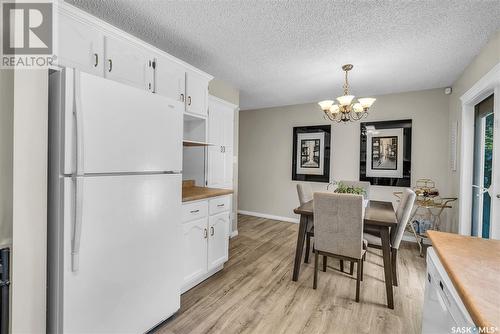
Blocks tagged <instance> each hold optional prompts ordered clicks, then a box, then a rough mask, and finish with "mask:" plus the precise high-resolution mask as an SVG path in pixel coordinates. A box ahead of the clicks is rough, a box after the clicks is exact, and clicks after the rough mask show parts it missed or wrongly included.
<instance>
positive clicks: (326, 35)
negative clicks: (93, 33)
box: [67, 0, 500, 109]
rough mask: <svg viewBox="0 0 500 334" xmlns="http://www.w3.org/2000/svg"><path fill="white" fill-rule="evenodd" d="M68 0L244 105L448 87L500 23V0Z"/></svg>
mask: <svg viewBox="0 0 500 334" xmlns="http://www.w3.org/2000/svg"><path fill="white" fill-rule="evenodd" d="M67 2H69V3H71V4H74V5H76V6H77V7H80V8H82V9H83V10H85V11H87V12H90V13H91V14H93V15H95V16H97V17H99V18H101V19H103V20H105V21H107V22H109V23H111V24H113V25H115V26H117V27H119V28H121V29H123V30H125V31H127V32H129V33H131V34H133V35H135V36H137V37H139V38H141V39H143V40H145V41H147V42H149V43H151V44H153V45H155V46H157V47H159V48H160V49H163V50H165V51H167V52H168V53H170V54H172V55H174V56H176V57H178V58H180V59H182V60H184V61H186V62H188V63H190V64H192V65H194V66H196V67H198V68H200V69H202V70H204V71H206V72H208V73H210V74H212V75H214V76H215V77H216V78H218V79H222V80H224V81H227V82H228V83H231V84H232V85H234V86H235V87H237V88H239V89H240V91H241V95H240V104H241V107H242V109H251V108H260V107H269V106H278V105H288V104H297V103H306V102H312V101H318V100H322V99H325V98H332V97H336V96H338V95H340V94H341V93H342V89H341V88H342V87H341V86H342V80H343V76H342V72H341V69H340V66H341V65H342V64H344V63H353V64H354V70H353V72H352V75H351V84H352V92H353V93H354V94H355V95H358V96H361V95H380V94H387V93H394V92H402V91H411V90H420V89H428V88H437V87H445V86H449V85H451V84H452V83H453V81H454V80H455V79H457V77H458V76H459V75H460V73H461V72H462V71H463V70H464V68H465V67H466V65H467V64H469V62H470V61H471V60H472V59H473V57H474V56H475V55H476V54H477V53H478V52H479V50H480V49H481V47H482V46H484V45H485V44H486V42H487V40H488V38H489V37H491V36H492V34H493V33H494V32H495V31H497V30H498V29H499V28H500V1H498V0H494V1H477V0H463V1H445V0H435V1H396V0H394V1H377V2H375V1H256V0H253V1H208V0H207V1H159V0H156V1H153V0H143V1H138V0H121V1H119V0H106V1H103V0H68V1H67Z"/></svg>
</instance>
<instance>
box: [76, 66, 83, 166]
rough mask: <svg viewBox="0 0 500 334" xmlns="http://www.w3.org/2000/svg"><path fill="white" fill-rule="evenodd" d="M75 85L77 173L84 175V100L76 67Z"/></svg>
mask: <svg viewBox="0 0 500 334" xmlns="http://www.w3.org/2000/svg"><path fill="white" fill-rule="evenodd" d="M74 80H75V83H74V87H75V93H74V98H75V106H74V114H75V123H76V126H75V129H76V174H77V175H83V173H84V171H83V158H84V157H83V144H84V141H83V113H82V112H83V111H82V100H81V94H82V92H81V85H80V81H81V77H80V71H79V70H76V69H75V75H74Z"/></svg>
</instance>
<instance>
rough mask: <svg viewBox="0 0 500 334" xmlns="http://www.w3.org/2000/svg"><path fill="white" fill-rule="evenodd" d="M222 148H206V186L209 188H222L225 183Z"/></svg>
mask: <svg viewBox="0 0 500 334" xmlns="http://www.w3.org/2000/svg"><path fill="white" fill-rule="evenodd" d="M223 149H224V148H223V146H209V147H208V173H207V184H208V186H209V187H214V188H217V187H219V188H220V187H224V182H225V154H224V153H223Z"/></svg>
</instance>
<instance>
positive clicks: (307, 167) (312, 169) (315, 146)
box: [292, 125, 331, 182]
mask: <svg viewBox="0 0 500 334" xmlns="http://www.w3.org/2000/svg"><path fill="white" fill-rule="evenodd" d="M330 140H331V126H330V125H315V126H299V127H294V128H293V150H292V180H296V181H312V182H330V181H329V180H330V144H331V143H330Z"/></svg>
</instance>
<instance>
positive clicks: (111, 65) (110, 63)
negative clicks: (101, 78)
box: [108, 59, 113, 72]
mask: <svg viewBox="0 0 500 334" xmlns="http://www.w3.org/2000/svg"><path fill="white" fill-rule="evenodd" d="M108 64H109V66H108V72H111V71H112V70H113V61H112V60H111V59H108Z"/></svg>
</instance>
